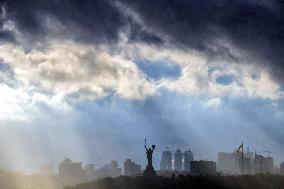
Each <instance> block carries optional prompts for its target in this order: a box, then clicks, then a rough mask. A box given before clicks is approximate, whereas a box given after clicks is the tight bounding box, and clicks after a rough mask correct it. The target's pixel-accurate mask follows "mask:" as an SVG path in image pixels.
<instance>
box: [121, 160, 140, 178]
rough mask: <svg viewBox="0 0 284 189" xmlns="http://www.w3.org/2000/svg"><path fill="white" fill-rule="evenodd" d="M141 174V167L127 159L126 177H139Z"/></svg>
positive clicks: (125, 165)
mask: <svg viewBox="0 0 284 189" xmlns="http://www.w3.org/2000/svg"><path fill="white" fill-rule="evenodd" d="M140 174H141V165H138V164H136V163H135V162H133V161H131V159H126V160H125V162H124V175H126V176H137V175H140Z"/></svg>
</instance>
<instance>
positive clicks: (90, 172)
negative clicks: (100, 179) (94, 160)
mask: <svg viewBox="0 0 284 189" xmlns="http://www.w3.org/2000/svg"><path fill="white" fill-rule="evenodd" d="M85 174H86V176H87V179H88V180H93V179H95V177H96V170H95V166H94V164H87V165H85Z"/></svg>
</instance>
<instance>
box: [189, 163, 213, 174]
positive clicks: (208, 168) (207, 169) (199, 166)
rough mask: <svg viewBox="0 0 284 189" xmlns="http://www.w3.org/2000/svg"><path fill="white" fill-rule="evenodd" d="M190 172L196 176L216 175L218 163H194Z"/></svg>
mask: <svg viewBox="0 0 284 189" xmlns="http://www.w3.org/2000/svg"><path fill="white" fill-rule="evenodd" d="M190 170H191V171H190V172H191V173H192V174H194V175H215V174H216V162H214V161H192V162H191V164H190Z"/></svg>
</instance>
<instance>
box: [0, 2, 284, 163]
mask: <svg viewBox="0 0 284 189" xmlns="http://www.w3.org/2000/svg"><path fill="white" fill-rule="evenodd" d="M283 6H284V5H283V2H281V1H276V0H275V1H272V0H271V1H264V0H262V1H255V0H247V1H245V0H240V1H226V0H219V1H193V0H192V1H191V0H190V1H182V0H177V1H165V0H161V1H160V0H157V1H128V0H117V1H100V0H98V1H82V0H66V1H65V0H63V1H55V0H54V1H53V0H52V1H43V0H40V1H33V0H24V1H22V0H19V1H17V0H15V1H0V7H1V9H0V90H1V94H0V106H1V107H2V108H1V109H0V120H1V125H6V126H9V125H10V127H19V126H20V125H32V126H31V127H34V126H35V125H45V126H46V124H45V123H46V121H47V122H51V123H53V124H52V125H57V126H61V125H64V127H65V126H66V125H68V123H70V125H72V126H70V127H71V128H73V126H74V124H75V123H77V124H78V125H80V123H82V124H83V125H84V126H83V127H82V129H83V130H84V129H85V130H84V131H82V130H80V129H78V130H76V129H75V130H74V132H79V133H81V132H82V133H81V134H78V135H77V134H74V137H73V135H72V137H73V138H72V137H71V138H72V140H75V138H76V140H75V141H81V140H82V141H85V140H86V141H87V140H89V139H88V137H89V136H87V134H86V133H88V132H86V130H94V131H98V132H99V133H101V134H102V136H105V137H106V138H107V137H110V136H107V135H106V133H107V132H106V131H111V133H112V136H113V137H114V139H113V140H118V141H119V142H117V144H121V145H126V143H127V141H131V140H132V138H131V137H130V134H129V133H128V132H126V135H127V136H128V137H130V138H131V139H130V138H127V137H124V138H122V139H121V140H120V139H118V138H119V137H121V136H122V135H123V132H120V130H121V129H123V130H130V131H131V132H132V134H133V133H135V130H138V131H139V132H140V134H141V135H143V134H144V135H147V136H149V135H150V136H152V137H153V138H154V136H156V135H157V138H159V139H156V142H157V143H159V144H161V145H167V144H166V143H167V142H166V141H163V136H160V135H159V134H158V133H160V130H159V129H164V130H165V131H163V133H167V132H170V133H172V134H173V136H172V137H168V138H167V137H166V138H165V140H168V141H169V142H168V143H173V144H174V145H176V146H178V145H181V144H182V143H185V141H186V142H187V143H192V145H193V146H194V145H195V146H197V145H196V143H197V142H196V141H193V139H194V140H203V139H204V141H202V146H203V148H201V149H204V150H208V148H209V146H210V145H209V144H208V146H207V145H206V143H212V144H214V145H217V143H218V142H217V140H215V139H214V136H212V135H210V136H209V135H208V140H207V139H206V137H207V135H206V133H207V131H208V130H209V129H210V128H209V127H207V126H206V125H207V124H208V123H212V127H214V128H216V129H217V130H218V133H217V132H216V133H215V135H216V136H218V138H220V137H222V136H224V137H225V136H226V134H227V133H225V132H223V131H222V129H220V128H219V127H218V126H217V124H216V123H218V124H222V122H221V123H220V122H219V121H217V122H216V123H214V120H215V119H220V118H221V117H222V116H225V115H226V111H228V112H230V113H231V120H227V121H224V123H223V124H231V125H234V124H235V123H240V125H241V126H240V128H239V130H238V129H236V128H232V126H228V127H229V128H232V129H231V130H234V132H239V133H242V132H241V131H240V129H241V128H243V129H244V128H246V129H248V128H247V127H248V125H250V124H252V125H253V129H252V130H253V131H252V130H251V131H250V132H248V134H247V135H245V134H244V133H242V134H244V138H245V139H241V138H240V140H247V142H248V143H250V144H252V141H250V140H249V139H246V138H247V137H248V138H249V137H250V136H251V135H252V133H253V132H255V133H256V134H259V136H263V137H264V138H266V139H267V140H269V141H270V143H271V144H273V145H274V147H275V146H277V145H281V144H283V141H282V140H280V139H279V136H278V135H277V133H275V132H273V130H274V129H276V128H277V129H279V130H281V129H282V128H280V127H279V125H281V123H283V120H282V119H281V118H280V117H279V115H282V114H283V108H282V103H283V81H284V78H283V75H284V66H283V65H284V64H283V62H284V56H283V54H284V52H283V51H284V46H283V44H284V25H283V23H284V22H283V21H284V17H283V15H284V14H283V11H284V9H283V8H284V7H283ZM168 94H171V95H170V96H174V101H172V102H170V103H169V101H171V100H170V99H171V98H169V97H168V96H167V95H168ZM165 96H167V98H165ZM190 100H191V101H192V102H188V101H190ZM181 101H184V102H187V103H188V104H191V103H193V102H195V101H196V103H195V105H194V108H193V109H191V111H192V112H190V111H189V109H185V111H184V112H182V111H180V109H181V110H182V109H184V107H183V103H181ZM175 102H176V103H175ZM243 102H247V106H249V107H247V108H244V104H245V103H243ZM252 102H253V103H252ZM101 103H103V105H102V104H101ZM144 103H145V104H146V105H141V104H144ZM168 103H169V104H170V105H171V106H169V105H167V104H168ZM187 103H185V104H187ZM89 104H92V105H94V106H95V108H90V105H89ZM125 104H127V105H125ZM236 104H237V105H236ZM238 104H241V105H240V106H238ZM263 104H265V105H263ZM3 107H5V108H3ZM264 107H265V108H266V111H267V112H265V113H264V112H263V110H262V108H264ZM179 108H180V109H179ZM254 108H255V109H254ZM244 109H247V111H248V112H247V114H251V115H252V116H251V118H247V117H246V115H245V114H242V113H236V112H242V111H243V110H244ZM106 110H109V111H106ZM118 110H120V111H121V112H120V113H118ZM194 111H196V112H199V113H200V115H197V114H195V113H194ZM212 111H216V112H217V113H214V112H212ZM90 112H92V113H93V114H94V116H96V115H98V116H99V117H103V118H102V119H92V118H90V117H91V116H89V114H90ZM134 112H135V113H134ZM147 112H148V113H147ZM149 112H150V113H149ZM168 112H171V113H170V114H169V113H168ZM189 112H190V113H189ZM185 113H187V114H189V115H191V119H192V120H188V119H187V115H185ZM268 113H270V114H271V122H270V123H271V125H270V124H268V125H269V127H268V126H263V125H262V124H260V123H261V122H259V121H258V119H261V121H262V122H265V120H264V118H265V116H255V117H254V116H253V115H265V114H268ZM103 114H109V115H107V116H102V115H103ZM136 114H138V115H139V116H138V115H136ZM174 114H179V115H178V116H173V115H174ZM165 115H166V118H165ZM152 116H154V118H153V117H152ZM214 116H215V117H214ZM118 117H119V119H118ZM130 117H131V118H130ZM63 118H66V119H64V120H65V122H64V121H62V120H61V119H63ZM179 118H180V120H183V121H181V122H180V121H178V120H179ZM73 119H76V121H75V122H74V120H73ZM85 119H86V120H87V121H82V120H85ZM198 119H202V120H203V121H198ZM52 120H55V121H52ZM114 120H116V121H114ZM63 122H64V123H63ZM185 123H186V124H185ZM265 123H266V122H265ZM128 124H135V126H131V125H128ZM145 124H147V125H148V126H145ZM90 125H93V126H94V127H90ZM101 125H104V127H102V126H101ZM113 125H115V126H117V127H115V128H113ZM122 125H123V126H122ZM125 125H128V126H125ZM162 125H165V126H164V127H163V128H162ZM257 125H259V127H258V126H257ZM85 127H87V129H86V128H85ZM130 128H131V129H130ZM181 128H185V130H187V131H188V132H193V133H191V137H192V138H193V139H190V140H187V139H186V140H185V138H186V137H185V136H184V135H183V133H182V132H181V130H182V129H181ZM214 128H211V129H214ZM26 129H29V128H28V127H27V128H26ZM59 130H60V129H59ZM225 130H226V129H225ZM263 130H265V131H266V134H265V132H264V131H263ZM282 130H283V129H282ZM227 131H228V130H227ZM267 131H269V132H267ZM7 132H8V131H7ZM9 132H11V133H13V132H14V131H13V132H12V131H11V130H9ZM9 132H8V133H9ZM72 132H73V131H72ZM281 132H282V131H281ZM39 133H41V131H39ZM267 133H269V134H267ZM41 134H42V133H41ZM133 135H134V136H136V135H135V134H133ZM96 136H97V135H96ZM102 136H101V137H102ZM46 137H47V138H49V137H51V136H50V135H48V136H46ZM56 137H57V139H56V140H58V136H56ZM56 137H55V138H56ZM84 137H85V138H86V139H84ZM139 137H140V138H142V139H143V137H144V136H143V137H141V136H139ZM210 137H211V138H210ZM51 138H52V137H51ZM71 138H69V139H70V140H71ZM99 138H100V137H99ZM100 139H101V140H99V139H97V140H96V142H97V143H98V144H102V143H103V142H102V141H104V142H106V139H102V138H100ZM7 140H8V139H7ZM181 140H184V142H182V141H181ZM8 143H9V142H8ZM83 143H84V142H83ZM106 143H109V142H106ZM236 143H237V140H235V143H231V144H230V145H231V146H230V145H229V146H230V147H231V148H233V147H232V146H233V145H235V144H236ZM47 144H49V142H47ZM67 144H68V145H70V144H69V143H68V142H66V145H67ZM76 144H77V145H79V144H80V142H78V143H76ZM136 144H137V143H136ZM275 144H276V145H275ZM27 145H28V144H27ZM52 145H54V144H52ZM229 146H227V147H226V149H228V148H229ZM210 147H212V146H210ZM94 148H96V149H97V148H99V146H98V145H97V146H96V147H94ZM130 148H131V147H130ZM68 149H69V148H68ZM50 150H51V151H52V149H50ZM56 150H58V151H59V149H57V148H56ZM56 150H54V152H53V153H58V151H56ZM97 150H98V149H97ZM220 150H221V149H220ZM274 150H275V151H277V150H278V152H277V153H278V154H280V153H282V152H281V151H279V149H278V148H277V147H275V148H274ZM55 151H56V152H55ZM71 151H72V150H70V151H68V150H67V151H64V150H63V152H66V153H65V154H69V155H70V154H72V153H71ZM86 151H87V150H86ZM86 151H85V152H84V153H86V154H88V152H86ZM11 153H13V151H11ZM50 153H51V152H50ZM82 153H83V152H82ZM200 153H202V152H200ZM63 154H64V153H63ZM73 154H74V153H73ZM91 154H92V153H91ZM212 154H213V153H211V156H210V157H212V158H213V156H212ZM132 155H133V154H132ZM86 156H87V155H86ZM86 156H82V158H83V157H86ZM110 156H111V155H110ZM134 156H135V155H134ZM56 157H57V158H59V157H60V156H59V155H58V156H56ZM50 158H51V159H52V157H50ZM60 158H63V157H60ZM8 159H9V158H8ZM55 159H56V158H55ZM56 161H58V159H56Z"/></svg>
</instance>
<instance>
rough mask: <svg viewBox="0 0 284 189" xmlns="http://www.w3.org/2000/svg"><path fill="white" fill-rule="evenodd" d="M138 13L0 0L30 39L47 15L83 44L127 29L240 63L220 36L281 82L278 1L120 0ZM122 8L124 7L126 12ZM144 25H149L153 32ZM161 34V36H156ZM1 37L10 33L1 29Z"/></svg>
mask: <svg viewBox="0 0 284 189" xmlns="http://www.w3.org/2000/svg"><path fill="white" fill-rule="evenodd" d="M120 2H122V3H123V4H125V5H126V6H127V7H131V8H132V9H133V10H134V11H135V12H137V13H138V15H139V16H141V18H142V20H143V24H145V26H146V27H144V26H141V23H136V22H135V19H132V18H131V16H128V17H127V16H125V15H124V14H123V13H122V12H121V11H124V10H119V9H118V8H117V7H116V6H114V5H115V1H104V0H98V1H83V0H61V1H56V0H51V1H44V0H38V1H32V0H14V1H2V3H1V4H2V5H3V6H4V7H5V8H6V11H7V17H8V18H9V19H11V20H13V21H14V22H15V23H16V25H17V27H18V28H19V30H20V31H21V32H23V33H24V34H26V36H28V37H29V38H31V39H33V40H39V39H42V38H44V37H46V36H49V35H51V36H52V34H50V33H46V32H48V31H46V28H45V25H44V24H45V23H44V22H43V20H42V18H43V17H44V16H50V17H51V18H55V19H57V20H59V21H60V23H62V24H63V25H64V27H65V28H66V30H64V31H63V33H61V34H60V37H66V36H68V37H71V38H72V39H74V40H80V41H83V42H116V41H117V39H118V35H119V31H121V30H122V29H123V28H124V27H125V26H127V27H129V31H130V35H129V37H130V40H132V41H143V42H146V43H156V44H163V43H162V42H163V40H164V39H161V38H160V37H161V36H163V37H164V38H165V39H169V40H170V41H171V42H172V44H173V45H177V46H179V47H181V48H194V49H197V50H199V51H203V52H205V53H206V54H207V55H209V57H212V58H213V57H215V56H216V55H217V56H222V57H227V58H230V59H233V60H235V61H238V59H237V58H236V57H235V55H234V53H232V52H231V50H230V48H229V47H228V46H225V45H224V44H223V43H222V42H220V40H219V39H226V40H229V42H230V43H232V44H233V45H235V46H236V47H238V48H241V49H243V50H245V51H247V52H248V54H249V55H250V56H251V57H253V58H254V59H255V60H256V61H257V62H260V63H261V65H264V66H266V67H267V68H268V69H269V70H270V71H271V73H272V75H273V77H274V78H275V79H276V80H278V81H280V82H284V77H283V75H284V64H283V61H284V16H283V15H284V14H283V13H284V11H283V10H284V9H283V2H281V1H265V0H260V1H256V0H247V1H245V0H239V1H233V0H209V1H208V0H199V1H196V0H187V1H185V0H176V1H171V0H168V1H167V0H155V1H147V0H145V1H132V0H131V1H128V0H121V1H120ZM125 11H126V10H125ZM145 28H150V30H151V32H150V31H148V30H147V29H145ZM155 33H156V34H159V35H155ZM0 36H1V38H10V39H11V34H9V33H7V32H6V33H5V32H3V31H0Z"/></svg>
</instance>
